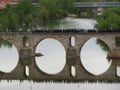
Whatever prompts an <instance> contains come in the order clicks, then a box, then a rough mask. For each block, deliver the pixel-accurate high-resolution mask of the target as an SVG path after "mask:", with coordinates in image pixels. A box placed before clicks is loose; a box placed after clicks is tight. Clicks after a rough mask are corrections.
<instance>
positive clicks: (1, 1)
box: [0, 0, 20, 10]
mask: <svg viewBox="0 0 120 90" xmlns="http://www.w3.org/2000/svg"><path fill="white" fill-rule="evenodd" d="M19 1H20V0H0V10H2V9H3V8H5V6H6V5H7V3H10V4H11V5H12V6H15V5H16V4H17V3H18V2H19Z"/></svg>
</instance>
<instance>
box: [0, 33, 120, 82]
mask: <svg viewBox="0 0 120 90" xmlns="http://www.w3.org/2000/svg"><path fill="white" fill-rule="evenodd" d="M72 36H73V37H75V40H76V42H75V46H74V47H72V46H71V45H70V38H71V37H72ZM116 36H120V33H118V32H117V33H21V34H20V33H0V39H3V40H7V41H9V42H11V43H12V44H14V45H15V46H16V48H17V49H18V52H19V54H20V55H19V56H20V57H19V63H18V65H17V67H16V68H15V69H14V70H13V71H12V72H11V73H0V79H10V80H14V79H15V80H16V79H17V80H35V81H44V80H53V81H61V80H65V81H68V82H70V81H86V80H88V81H97V80H99V81H120V78H119V77H117V76H116V67H117V65H116V64H114V61H112V64H111V66H110V68H109V69H108V70H107V71H106V72H105V73H103V74H102V75H99V76H94V75H91V74H90V73H88V72H87V71H86V70H85V69H84V67H83V65H82V64H81V60H80V52H81V48H82V46H83V45H84V44H85V42H86V41H88V40H89V39H90V38H93V37H96V38H98V39H101V40H103V41H104V42H105V43H106V44H107V45H108V46H109V47H110V49H111V50H112V49H114V48H116V46H115V37H116ZM24 37H28V39H29V46H28V47H25V46H24V45H23V44H24V42H23V38H24ZM46 38H53V39H56V40H58V41H59V42H60V43H61V44H62V45H63V46H64V48H65V50H66V60H67V61H66V64H65V67H64V69H63V70H62V71H61V72H60V73H58V74H56V75H47V74H45V73H43V72H42V71H40V70H39V69H38V67H37V65H36V63H35V57H33V56H34V55H35V49H36V46H37V45H38V43H39V42H40V41H42V40H44V39H46ZM27 51H29V52H30V53H27ZM24 59H25V60H24ZM118 62H120V61H119V60H118ZM115 63H116V62H115ZM25 66H28V67H29V69H30V73H29V74H30V75H29V76H26V75H25ZM71 66H74V67H75V69H76V76H75V77H73V76H72V75H71V70H70V68H71Z"/></svg>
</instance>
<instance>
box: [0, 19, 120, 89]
mask: <svg viewBox="0 0 120 90" xmlns="http://www.w3.org/2000/svg"><path fill="white" fill-rule="evenodd" d="M95 23H96V21H95V20H93V19H79V18H65V19H62V20H59V21H52V22H51V23H50V22H49V23H47V24H44V25H41V27H40V28H52V29H53V28H54V29H56V28H59V29H68V28H69V29H71V28H75V29H93V28H94V25H95ZM5 42H6V41H4V40H1V41H0V71H2V72H6V73H8V72H11V71H12V70H13V69H14V68H15V67H16V65H17V63H18V58H19V55H18V52H17V49H16V47H15V46H14V45H12V46H11V45H9V42H8V44H7V43H5ZM51 42H52V43H51ZM72 43H73V45H74V43H75V40H74V38H73V40H72ZM101 43H102V44H101ZM101 47H102V48H101ZM51 48H52V49H51ZM51 51H52V52H51ZM57 51H59V52H57ZM108 51H109V46H107V45H106V43H105V42H103V41H102V40H99V39H98V38H97V37H93V38H91V39H90V40H88V41H87V42H86V43H85V44H84V46H83V48H82V49H81V53H80V56H81V60H82V64H83V66H84V68H85V69H86V70H87V71H88V72H89V73H91V74H93V75H96V76H97V75H99V74H102V73H104V72H105V71H107V69H108V68H109V67H110V65H111V63H112V61H110V62H108V60H107V59H106V56H107V53H108ZM35 52H41V53H42V54H43V55H44V56H43V57H36V64H37V66H38V67H39V69H40V70H42V71H43V72H45V73H47V74H52V75H54V74H56V73H59V72H60V71H62V69H63V68H64V65H65V63H66V55H65V53H66V52H65V50H64V47H63V45H62V44H61V43H60V42H58V41H57V40H55V39H52V38H47V39H45V40H43V41H41V42H40V43H39V44H38V46H37V48H36V51H35ZM53 56H54V58H53ZM55 56H56V57H55ZM56 59H57V60H58V61H56ZM48 63H49V65H48ZM54 67H55V68H54ZM118 69H119V68H118ZM118 76H120V73H119V71H118ZM40 89H41V90H66V89H67V90H73V89H74V90H119V89H120V84H102V83H93V84H90V83H84V84H82V83H75V84H67V83H66V84H64V83H56V84H55V83H33V82H32V81H31V82H29V81H24V82H22V83H20V82H19V81H12V82H9V83H8V82H7V81H3V80H2V81H1V82H0V90H40Z"/></svg>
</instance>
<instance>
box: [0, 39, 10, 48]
mask: <svg viewBox="0 0 120 90" xmlns="http://www.w3.org/2000/svg"><path fill="white" fill-rule="evenodd" d="M2 46H4V47H8V48H11V47H12V44H11V43H10V42H8V41H6V40H0V48H1V47H2Z"/></svg>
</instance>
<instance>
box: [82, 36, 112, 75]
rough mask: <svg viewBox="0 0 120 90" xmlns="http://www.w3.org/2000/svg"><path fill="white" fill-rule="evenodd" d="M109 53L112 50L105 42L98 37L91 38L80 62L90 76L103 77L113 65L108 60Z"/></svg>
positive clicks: (83, 50)
mask: <svg viewBox="0 0 120 90" xmlns="http://www.w3.org/2000/svg"><path fill="white" fill-rule="evenodd" d="M109 51H110V48H109V47H108V45H107V44H106V43H105V42H104V41H103V40H101V39H99V38H96V37H92V38H90V39H89V40H87V41H86V42H85V44H84V45H83V46H82V48H81V51H80V60H81V64H82V66H83V68H84V69H85V70H86V71H87V72H88V73H89V74H92V75H95V76H98V75H102V74H103V73H104V72H106V71H107V70H108V69H109V68H110V65H111V62H109V61H108V60H107V58H106V57H107V54H108V52H109Z"/></svg>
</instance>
